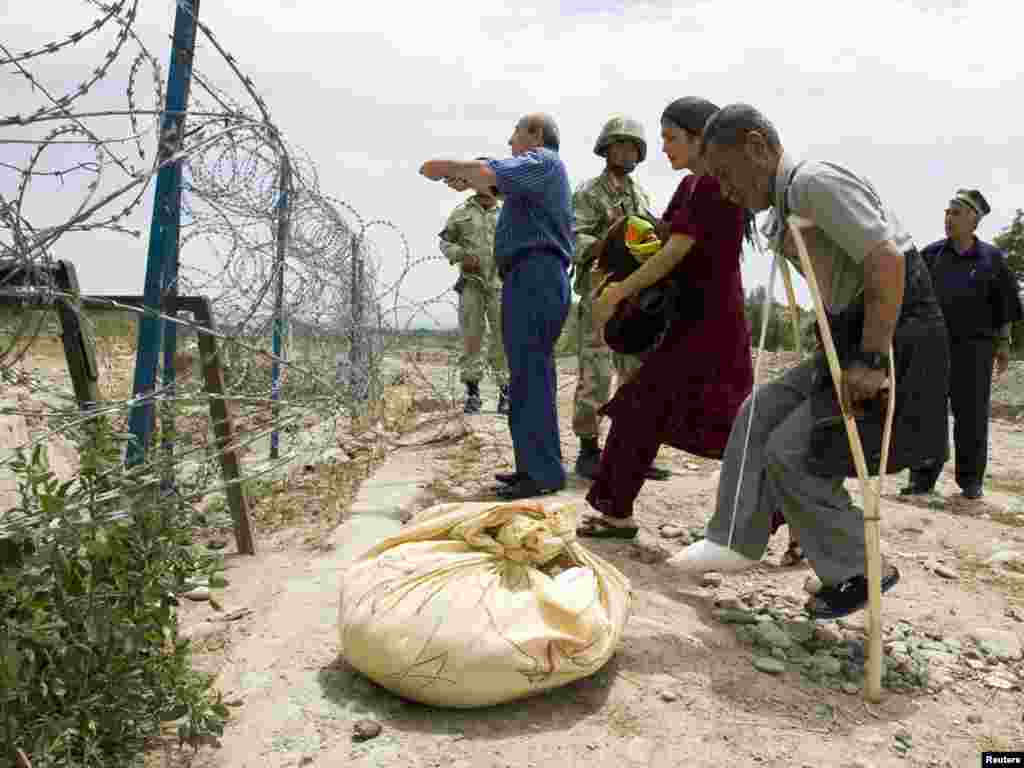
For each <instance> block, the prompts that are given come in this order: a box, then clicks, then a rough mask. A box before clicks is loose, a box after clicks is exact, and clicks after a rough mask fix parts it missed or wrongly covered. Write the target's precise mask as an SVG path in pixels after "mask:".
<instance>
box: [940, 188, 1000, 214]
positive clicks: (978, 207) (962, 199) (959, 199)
mask: <svg viewBox="0 0 1024 768" xmlns="http://www.w3.org/2000/svg"><path fill="white" fill-rule="evenodd" d="M949 202H951V203H959V204H961V205H966V206H967V207H968V208H970V209H971V210H972V211H974V212H975V213H976V214H978V218H979V219H980V218H981V217H982V216H984V215H986V214H987V213H988V212H989V211H991V210H992V208H991V207H989V204H988V201H987V200H986V199H985V196H984V195H983V194H981V192H979V191H978V190H976V189H958V190H957V191H956V195H954V196H953V199H952V200H950V201H949Z"/></svg>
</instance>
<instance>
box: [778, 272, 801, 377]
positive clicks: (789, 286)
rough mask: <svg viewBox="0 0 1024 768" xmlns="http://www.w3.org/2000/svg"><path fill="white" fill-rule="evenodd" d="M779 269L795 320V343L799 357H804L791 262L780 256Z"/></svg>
mask: <svg viewBox="0 0 1024 768" xmlns="http://www.w3.org/2000/svg"><path fill="white" fill-rule="evenodd" d="M779 270H780V271H781V272H782V283H783V285H785V286H786V299H787V300H788V301H789V316H790V318H791V319H792V320H793V343H794V344H795V345H796V346H795V347H794V349H795V350H796V354H797V357H798V358H802V357H803V349H802V345H801V344H800V341H801V339H800V312H799V310H798V309H797V308H796V292H795V291H794V290H793V278H792V276H791V275H790V273H789V262H787V261H786V260H785V259H784V258H782V257H781V256H780V257H779Z"/></svg>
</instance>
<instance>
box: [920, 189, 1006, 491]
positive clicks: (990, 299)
mask: <svg viewBox="0 0 1024 768" xmlns="http://www.w3.org/2000/svg"><path fill="white" fill-rule="evenodd" d="M990 210H991V209H990V208H989V205H988V201H987V200H985V197H984V195H982V194H981V192H979V191H978V190H976V189H960V190H957V192H956V195H955V196H954V197H953V199H952V200H950V201H949V205H948V206H946V216H945V225H946V239H945V240H939V241H938V242H936V243H932V244H931V245H929V246H927V247H926V248H925V249H924V250H923V251H922V252H921V255H922V256H923V257H924V261H925V264H927V265H928V269H929V270H930V271H931V275H932V282H933V283H934V284H935V293H936V294H937V295H938V297H939V303H940V304H941V306H942V314H943V315H945V318H946V329H947V331H948V332H949V356H950V362H951V363H952V365H951V367H950V377H949V401H950V405H951V406H952V411H953V443H954V445H955V446H956V484H957V485H959V486H960V488H961V490H962V492H963V497H964V498H965V499H971V500H974V499H980V498H981V496H982V482H983V481H984V479H985V466H986V464H987V463H988V420H989V408H990V405H991V399H992V368H993V364H994V365H995V370H996V374H997V375H999V374H1002V373H1003V372H1005V371H1006V368H1007V366H1008V365H1009V362H1010V325H1011V324H1012V323H1015V322H1017V321H1018V320H1020V319H1021V303H1020V295H1019V293H1018V291H1019V289H1018V287H1017V280H1016V279H1015V278H1014V276H1013V273H1012V272H1011V271H1010V269H1009V268H1008V267H1007V265H1006V256H1005V255H1004V254H1003V252H1002V251H1000V250H999V249H998V248H996V247H995V246H994V245H992V244H990V243H986V242H984V241H983V240H980V239H979V238H978V237H977V235H975V234H974V233H975V231H977V229H978V222H979V221H981V219H982V217H984V216H986V215H987V214H988V213H989V211H990ZM945 458H946V457H945V456H944V457H943V460H940V461H934V462H932V463H931V464H929V465H927V466H921V467H914V468H913V469H911V471H910V484H909V485H908V486H907V487H905V488H903V489H902V490H901V491H900V493H901V494H903V495H904V496H910V495H914V494H926V493H931V492H932V490H933V489H934V488H935V482H936V481H937V480H938V479H939V475H940V474H941V472H942V465H943V463H944V462H945Z"/></svg>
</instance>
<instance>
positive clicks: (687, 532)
mask: <svg viewBox="0 0 1024 768" xmlns="http://www.w3.org/2000/svg"><path fill="white" fill-rule="evenodd" d="M792 362H793V358H792V356H790V355H785V354H782V355H771V356H770V357H769V358H768V359H767V360H766V364H765V365H764V366H763V368H762V375H763V376H764V377H765V378H767V377H771V376H774V375H777V374H778V373H779V372H780V371H782V370H784V369H785V368H786V367H787V366H788V365H791V364H792ZM395 367H396V368H400V372H399V373H400V376H399V377H398V378H399V379H400V380H401V381H402V382H403V386H404V387H407V389H406V390H405V392H406V393H407V394H408V400H407V401H406V402H405V404H404V405H403V408H405V412H406V413H407V415H408V418H407V419H406V420H405V421H404V422H403V423H402V424H401V425H400V426H399V425H398V422H397V421H394V422H392V423H391V424H386V425H384V426H383V427H381V429H380V432H379V435H378V436H379V437H380V442H379V443H377V444H376V445H380V446H385V449H384V450H383V451H381V452H379V453H377V454H374V455H373V456H372V457H371V458H369V459H368V462H369V463H368V464H367V470H366V471H369V470H370V468H372V466H373V465H374V462H377V461H380V460H388V461H391V460H400V461H402V462H405V463H406V466H408V467H409V468H410V473H413V471H414V470H415V472H416V473H419V474H417V477H420V476H421V477H422V478H423V479H422V480H421V481H419V486H420V492H419V493H418V495H417V496H416V499H415V501H414V503H413V504H411V505H410V507H409V511H410V513H411V512H414V511H415V510H416V509H420V508H425V507H426V506H429V505H430V504H433V503H437V502H440V501H454V500H463V499H464V500H482V499H486V498H491V496H490V495H489V494H490V488H491V487H492V486H493V482H492V480H491V476H492V474H493V473H494V472H496V471H502V470H503V469H510V468H511V445H510V441H509V438H508V432H507V427H506V425H505V423H504V420H503V419H502V418H501V417H499V416H497V414H495V413H494V407H495V400H496V397H495V393H494V392H493V389H490V388H486V387H485V389H484V403H485V412H484V413H482V414H480V415H478V416H473V417H470V418H464V417H462V416H461V414H460V413H459V412H458V410H457V409H453V408H451V407H450V406H451V405H452V400H451V391H450V390H449V389H447V386H448V383H449V382H450V381H451V377H450V371H449V370H448V368H447V361H446V360H445V359H444V355H443V354H438V355H437V356H436V359H435V358H432V357H431V356H429V355H424V356H421V358H420V359H419V360H410V359H405V360H403V361H396V366H395ZM1014 377H1016V378H1014ZM1018 380H1019V381H1018ZM574 385H575V370H574V364H573V361H572V360H571V359H564V360H563V361H562V364H561V365H560V379H559V398H560V399H559V408H560V417H561V419H562V422H563V423H562V438H563V452H564V455H565V460H566V464H567V466H571V464H572V462H573V461H574V460H575V456H576V447H577V446H576V442H575V439H574V437H573V435H572V430H571V426H570V423H569V422H570V419H571V400H572V392H573V387H574ZM1018 385H1019V386H1018ZM1022 395H1024V370H1022V368H1021V366H1020V365H1019V364H1018V365H1017V366H1016V367H1015V369H1014V370H1013V371H1011V373H1010V374H1008V377H1007V380H1006V381H1003V382H1000V385H999V386H998V387H997V389H996V393H995V397H996V398H998V400H997V407H995V408H994V409H993V410H994V413H995V414H996V415H997V416H1002V417H1006V416H1009V417H1012V418H1014V419H1015V418H1016V414H1014V413H1013V412H1012V408H1013V407H1014V406H1015V405H1017V404H1020V403H1022V402H1024V397H1022ZM1003 406H1005V407H1006V409H1008V410H1000V409H1001V408H1003ZM1002 417H1001V418H994V419H993V421H992V425H991V461H990V466H989V473H990V476H989V477H988V478H987V480H986V497H985V499H984V500H982V501H981V502H973V503H972V502H966V501H963V500H962V499H960V498H959V497H958V496H957V490H958V489H957V488H956V486H955V484H954V483H953V481H952V476H951V472H952V468H951V466H948V467H947V472H946V473H945V474H944V475H943V477H942V478H941V480H940V484H939V486H938V491H939V493H938V494H936V495H935V496H934V497H931V498H925V499H922V500H918V501H916V502H915V503H905V501H904V500H903V499H902V498H901V497H899V496H898V495H897V493H896V492H897V490H898V487H899V486H901V485H902V484H903V481H904V478H903V477H889V478H887V479H886V485H885V495H884V498H883V503H882V510H881V511H882V519H883V522H882V540H883V551H885V552H886V554H887V556H888V557H889V558H890V560H891V561H892V562H893V563H894V564H895V565H897V567H899V568H900V570H901V573H902V580H901V582H900V584H899V585H898V586H897V587H896V588H895V589H894V590H893V591H892V592H890V593H889V594H888V595H887V596H886V597H885V599H884V600H883V633H884V643H885V648H886V655H885V661H884V663H885V677H884V691H883V699H882V701H881V702H880V703H879V704H876V705H868V704H866V703H865V702H864V699H863V697H862V695H861V690H862V688H861V686H862V681H863V666H864V647H865V631H864V625H863V622H864V615H863V614H857V615H854V616H852V617H850V618H849V619H848V620H842V621H839V622H822V623H816V624H812V623H809V622H807V621H806V620H805V619H804V618H803V614H802V605H803V603H804V602H805V600H806V599H807V593H808V591H813V589H814V588H815V583H814V582H815V580H814V578H813V575H812V574H811V572H810V570H809V569H808V568H807V567H806V566H796V567H789V568H784V567H781V566H779V564H778V561H779V557H780V555H781V554H782V552H783V551H784V549H785V545H786V540H787V534H786V529H785V528H783V529H782V530H781V531H780V532H779V533H778V534H777V535H776V537H775V538H774V539H773V541H772V543H771V546H770V548H769V552H768V554H767V555H766V557H765V559H764V561H763V562H762V564H761V565H760V566H758V567H757V568H755V569H753V570H751V571H748V572H745V573H743V574H738V575H728V576H722V575H718V574H708V575H707V576H706V577H705V578H704V579H703V581H702V582H701V583H700V584H695V583H688V582H684V581H682V580H680V579H679V578H678V576H677V575H676V574H674V573H673V572H672V571H671V569H670V568H668V567H667V566H665V565H664V564H663V561H664V560H665V559H666V558H667V557H668V556H670V555H671V554H672V553H674V552H676V551H678V550H679V549H680V548H681V547H682V546H684V545H685V544H686V543H688V542H689V541H690V540H693V539H694V538H696V537H699V536H700V535H701V531H702V529H703V524H704V522H705V520H706V518H707V516H708V513H709V510H710V507H711V505H712V504H713V503H714V491H715V488H716V483H717V473H718V470H719V465H718V462H715V461H710V460H706V459H701V458H698V457H694V456H690V455H687V454H685V453H682V452H680V451H675V450H674V449H664V450H663V451H662V453H661V455H660V457H659V463H660V464H662V465H663V466H665V467H667V468H669V469H671V471H672V477H671V478H670V479H669V480H668V481H666V482H649V483H648V484H647V485H646V486H645V487H644V489H643V492H642V494H641V497H640V499H639V502H638V506H637V517H638V519H639V522H640V524H641V533H640V535H639V537H638V538H637V539H636V540H635V541H632V542H617V541H594V542H591V543H588V546H590V547H592V549H593V550H594V551H595V552H597V553H599V554H601V555H602V556H604V557H605V558H607V559H609V560H610V561H612V562H613V563H615V564H616V565H617V566H619V567H620V568H621V569H622V570H623V572H624V573H626V575H627V576H628V577H629V578H630V580H631V582H632V586H633V590H634V598H635V600H634V613H633V616H632V618H631V619H630V623H629V625H628V628H627V632H626V636H625V638H624V642H623V644H622V647H621V649H620V650H619V652H618V653H617V654H616V656H615V657H614V658H613V660H612V661H611V662H610V663H609V664H608V665H607V666H606V667H605V668H604V669H602V670H601V671H600V672H599V673H597V674H595V675H593V676H591V677H590V678H587V679H585V680H582V681H580V682H578V683H575V684H573V685H570V686H566V687H564V688H562V689H559V690H556V691H554V692H551V693H550V694H547V695H544V696H542V697H538V698H535V699H531V700H526V701H521V702H514V703H512V704H507V705H503V706H499V707H494V708H490V709H487V710H472V711H442V710H433V709H428V708H426V707H422V706H420V705H415V704H410V703H407V702H403V701H401V700H399V699H397V698H395V697H394V696H392V695H391V694H389V693H387V692H386V691H384V690H383V689H380V688H378V687H377V686H375V685H373V684H372V683H370V682H369V681H366V680H365V679H363V678H361V677H360V676H359V675H358V674H356V673H354V672H353V671H352V670H350V669H349V668H347V666H346V665H345V664H344V663H343V662H341V661H339V660H338V659H337V649H336V646H334V645H333V643H332V642H331V639H330V638H326V637H325V638H324V639H322V640H321V639H320V638H319V636H317V637H316V638H313V637H311V638H307V640H308V641H310V642H307V643H306V644H305V645H302V647H301V652H298V653H294V652H291V651H287V652H286V651H283V650H282V651H281V652H280V653H277V655H275V653H276V652H275V651H274V650H273V648H270V647H268V648H267V649H266V653H267V656H268V662H267V663H268V670H271V671H270V672H268V677H269V678H272V681H271V682H268V685H275V686H280V687H286V688H287V687H288V686H296V685H297V683H296V682H295V680H296V679H297V676H298V675H299V674H300V673H301V671H302V670H309V669H315V670H318V672H317V676H318V678H319V679H320V680H321V681H322V685H323V687H324V690H326V691H331V690H333V691H335V692H340V691H343V692H344V696H340V694H339V698H338V699H337V700H338V701H339V702H341V701H344V702H345V703H344V704H341V703H338V704H336V705H321V704H317V705H316V706H315V707H314V705H313V704H312V703H310V700H309V699H308V698H304V697H305V694H302V691H301V690H299V688H296V690H295V694H296V695H295V696H294V697H293V701H294V703H293V705H290V706H291V707H292V709H293V710H294V711H289V712H272V711H268V710H267V709H266V708H261V707H258V706H256V704H255V702H252V701H248V700H247V699H246V698H245V697H244V696H238V695H236V694H235V693H234V692H233V691H226V693H227V694H228V696H229V697H233V698H232V699H231V701H230V703H231V704H233V705H234V707H233V712H234V721H233V723H232V724H231V725H230V726H229V731H228V734H226V736H225V741H226V742H227V741H228V740H229V739H231V738H232V734H238V735H239V736H241V735H242V734H246V736H245V738H244V739H241V741H242V742H245V743H248V742H249V740H250V737H251V736H252V735H256V736H264V738H262V739H259V738H253V739H252V743H251V747H250V749H249V751H248V752H246V750H245V749H242V748H241V747H240V746H239V743H240V742H239V739H238V738H235V740H234V742H233V747H232V749H230V750H228V749H224V750H218V749H216V748H211V747H206V748H203V749H201V750H200V751H199V752H198V753H195V754H193V753H192V752H191V751H190V750H186V751H178V750H177V749H170V748H168V750H167V751H166V752H157V753H154V755H153V756H152V757H153V759H154V761H155V762H154V764H167V765H170V764H176V765H186V764H188V765H194V766H210V767H212V766H218V768H228V767H229V766H230V767H231V768H240V767H241V766H285V765H295V766H300V765H301V766H305V765H310V766H315V765H341V764H345V765H353V766H385V767H386V768H398V767H399V766H441V765H445V766H458V768H469V767H470V766H473V767H474V768H475V766H510V767H511V766H515V767H516V768H519V767H520V766H524V767H530V766H543V765H549V764H552V763H554V762H558V763H560V764H567V765H577V764H579V765H582V764H588V765H609V766H610V765H622V764H625V765H649V766H662V765H664V766H678V765H693V766H705V765H706V766H711V765H722V764H747V765H763V766H798V767H803V766H806V767H808V768H809V767H810V766H815V767H816V766H841V767H845V766H860V768H872V767H873V768H883V767H884V766H897V765H898V766H937V767H939V766H941V767H942V768H947V767H950V768H952V767H953V766H955V767H957V768H959V767H960V766H976V765H978V764H979V763H980V753H981V752H982V751H985V750H1009V749H1024V722H1022V706H1021V701H1022V698H1024V697H1022V696H1021V689H1022V688H1024V663H1022V651H1021V640H1022V638H1024V623H1022V622H1024V505H1022V502H1021V491H1022V490H1024V424H1021V423H1019V422H1017V421H1015V420H1007V419H1006V418H1002ZM374 450H376V449H374ZM346 456H348V454H346ZM342 463H344V462H342ZM328 471H337V469H335V470H329V469H327V468H325V466H313V468H312V469H310V470H309V471H305V470H303V471H302V472H300V473H299V475H300V477H299V480H301V476H305V477H306V479H305V480H301V482H299V480H296V483H298V485H296V486H295V487H294V488H292V489H291V490H292V491H294V490H295V488H298V487H300V486H302V485H303V484H307V485H308V484H312V483H314V482H316V478H318V477H321V475H322V473H325V472H328ZM586 488H587V483H586V482H585V481H584V480H582V479H580V478H576V477H575V476H572V475H571V476H570V485H569V488H567V489H566V491H564V492H563V493H562V494H561V495H562V496H563V497H565V498H570V499H575V500H580V503H581V504H583V502H582V497H583V495H584V494H585V492H586ZM850 490H851V493H852V494H853V495H854V496H855V498H856V497H857V496H858V495H859V491H858V489H857V487H856V482H852V483H851V484H850ZM289 492H291V491H289ZM309 498H310V499H315V498H316V495H315V494H313V493H312V492H311V494H310V496H309ZM266 503H269V502H266ZM310 503H312V502H310ZM311 525H313V523H311V522H310V520H309V519H308V518H302V519H301V520H300V521H297V522H295V523H294V524H293V525H290V526H288V525H285V526H282V525H279V526H277V527H275V528H274V529H273V530H267V531H260V545H261V546H260V554H259V555H258V556H257V557H255V558H239V557H237V556H234V555H232V554H231V546H230V544H229V546H228V547H227V550H226V552H227V554H226V557H227V560H228V563H229V569H228V577H229V581H230V585H229V586H228V587H227V588H225V589H224V590H222V591H221V592H220V593H219V594H218V601H219V602H220V603H221V604H222V607H223V608H224V610H223V611H218V610H217V609H216V608H215V607H214V606H211V605H210V603H208V602H205V601H200V602H195V603H189V604H187V605H186V606H185V609H184V610H183V614H182V624H183V631H184V632H187V633H189V634H190V635H191V636H193V637H194V638H195V642H196V648H197V651H198V652H199V656H198V658H199V661H200V663H201V664H203V665H205V666H206V668H208V669H210V670H211V671H214V672H216V671H219V670H221V669H224V668H225V666H226V665H228V666H229V665H230V664H231V663H232V661H237V659H235V658H234V654H236V653H237V652H238V650H237V649H241V648H243V647H250V646H248V645H246V643H247V642H251V641H253V639H255V638H258V637H259V636H260V633H261V632H264V631H266V630H267V628H266V626H265V625H266V623H267V621H268V618H267V617H268V616H270V615H271V614H273V615H275V616H280V614H281V612H282V611H283V610H285V608H287V607H286V606H281V605H280V604H279V603H278V601H280V600H281V599H282V598H281V597H279V595H280V594H281V593H282V585H285V584H288V583H291V582H292V581H293V580H294V579H295V578H297V577H298V575H299V574H301V573H303V572H305V571H306V570H307V569H308V568H309V566H310V563H311V562H314V561H315V558H316V557H317V553H318V551H319V549H318V547H319V546H320V544H321V542H322V538H315V537H312V538H311V537H310V536H308V535H307V534H308V532H309V530H311V528H310V526H311ZM336 600H337V595H336V594H333V593H331V594H328V593H324V594H320V595H313V596H311V597H310V599H309V600H308V601H306V602H304V603H303V604H302V605H296V606H294V608H292V609H289V610H290V611H291V612H290V613H288V611H285V613H286V615H288V616H289V621H290V622H291V625H292V628H293V630H292V631H293V633H294V634H295V635H296V636H297V637H298V638H299V639H300V640H301V635H302V632H301V628H302V626H303V623H304V621H307V620H309V618H310V616H311V615H312V614H308V613H307V612H309V611H313V612H315V613H316V615H317V616H319V615H320V614H321V613H324V612H326V611H334V610H335V606H336ZM313 640H315V642H312V641H313ZM295 642H299V640H296V641H295ZM271 657H273V658H271ZM224 685H225V686H226V685H227V683H225V684H224ZM300 694H302V695H300ZM296 716H301V717H303V718H305V722H306V723H307V725H309V724H310V723H312V724H313V725H312V726H310V727H312V728H313V732H315V734H316V738H315V739H311V740H306V741H296V740H294V739H292V740H289V739H288V738H286V737H285V735H284V731H282V730H281V729H280V725H281V723H282V722H283V721H284V720H285V719H287V718H289V717H296ZM275 734H276V735H275ZM229 755H230V757H229Z"/></svg>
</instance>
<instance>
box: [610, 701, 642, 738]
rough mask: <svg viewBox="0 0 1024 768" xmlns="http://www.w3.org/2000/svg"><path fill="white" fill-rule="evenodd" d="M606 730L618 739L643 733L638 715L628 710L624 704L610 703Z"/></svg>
mask: <svg viewBox="0 0 1024 768" xmlns="http://www.w3.org/2000/svg"><path fill="white" fill-rule="evenodd" d="M607 719H608V731H609V732H610V733H612V734H613V735H615V736H618V737H619V738H620V739H627V738H632V737H634V736H639V735H640V734H641V733H643V727H642V725H641V721H640V716H639V715H637V714H636V713H635V712H632V711H630V709H629V707H628V706H627V705H625V704H612V705H611V706H610V707H609V708H608V714H607Z"/></svg>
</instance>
